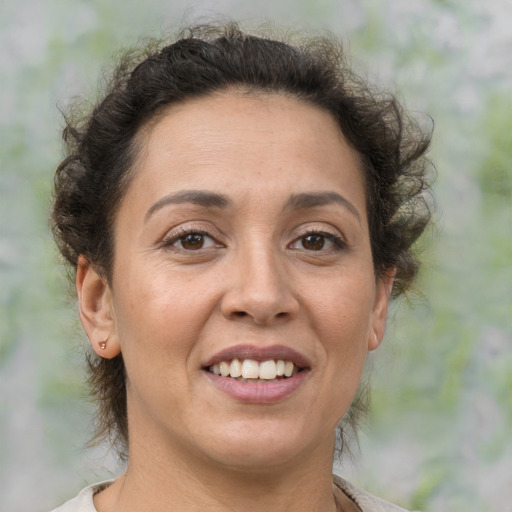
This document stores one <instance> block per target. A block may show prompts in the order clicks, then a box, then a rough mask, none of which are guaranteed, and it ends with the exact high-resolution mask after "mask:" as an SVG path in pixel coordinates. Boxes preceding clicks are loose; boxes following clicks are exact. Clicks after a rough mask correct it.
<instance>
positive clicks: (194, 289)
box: [102, 92, 391, 467]
mask: <svg viewBox="0 0 512 512" xmlns="http://www.w3.org/2000/svg"><path fill="white" fill-rule="evenodd" d="M139 142H140V143H141V147H142V150H141V152H140V154H139V156H138V159H137V162H136V166H135V167H136V169H135V177H134V180H133V182H132V183H131V185H130V186H129V189H128V191H127V193H126V195H125V197H124V198H123V201H122V202H121V205H120V208H119V211H118V214H117V218H116V222H115V260H114V266H113V277H112V287H111V289H110V288H108V289H107V290H106V295H105V296H104V297H103V302H102V304H103V306H102V307H103V308H109V314H108V315H107V316H109V317H110V318H111V331H110V332H109V334H110V337H109V350H110V351H111V352H110V353H109V355H113V352H112V351H116V350H117V347H119V350H121V351H122V354H123V357H124V361H125V365H126V372H127V377H126V379H127V393H128V414H129V429H130V443H131V446H132V447H134V446H136V444H137V443H140V442H141V438H144V439H150V440H151V444H152V445H153V446H159V447H160V448H159V449H161V450H162V451H163V452H165V448H163V449H162V447H169V448H170V449H171V450H172V453H182V454H186V456H200V457H206V458H207V459H209V460H211V461H215V462H217V463H220V464H226V465H229V466H251V467H256V466H258V465H262V466H265V467H269V466H271V465H282V464H284V463H289V462H292V461H294V460H296V459H297V457H301V456H305V455H306V454H307V455H308V456H312V455H314V454H315V453H320V452H322V453H329V455H330V454H331V453H332V443H333V432H334V429H335V426H336V424H337V423H338V422H339V420H340V419H341V417H342V416H343V415H344V414H345V412H346V411H347V410H348V408H349V406H350V403H351V401H352V399H353V396H354V394H355V392H356V389H357V387H358V384H359V380H360V376H361V372H362V369H363V365H364V361H365V357H366V355H367V351H368V350H369V349H370V350H371V349H374V348H376V346H377V345H378V343H379V342H380V340H381V338H382V335H383V329H384V323H385V316H386V307H387V301H388V295H389V290H390V285H391V279H388V280H386V281H382V280H376V278H375V275H374V271H373V265H372V256H371V251H370V240H369V234H368V221H367V216H366V204H365V189H364V185H363V176H362V173H361V169H360V164H359V160H358V157H357V154H356V153H355V152H354V150H353V149H351V148H350V147H349V145H348V144H347V142H346V141H345V139H344V138H343V136H342V135H341V133H340V130H339V129H338V127H337V125H336V123H335V122H334V121H333V119H332V118H331V117H330V116H329V114H327V113H326V112H325V111H323V110H321V109H319V108H317V107H314V106H311V105H308V104H306V103H304V102H301V101H299V100H297V99H292V98H286V97H283V96H279V95H265V94H262V95H258V96H255V95H250V94H242V93H235V92H226V93H222V94H217V95H214V96H211V97H207V98H200V99H195V100H190V101H187V102H185V103H183V104H181V105H177V106H173V107H171V108H169V110H168V111H167V112H166V113H165V115H163V116H162V117H161V118H159V120H158V121H157V122H156V123H154V124H153V125H152V126H148V127H147V128H146V129H145V130H144V131H143V133H141V134H140V139H139ZM219 371H221V372H222V374H221V375H217V373H218V372H219ZM283 371H284V372H286V373H285V375H282V373H283ZM227 372H229V374H228V373H227ZM240 372H243V374H242V376H240ZM290 373H291V376H287V375H289V374H290ZM279 374H281V375H279ZM244 377H245V378H244ZM144 442H145V441H144Z"/></svg>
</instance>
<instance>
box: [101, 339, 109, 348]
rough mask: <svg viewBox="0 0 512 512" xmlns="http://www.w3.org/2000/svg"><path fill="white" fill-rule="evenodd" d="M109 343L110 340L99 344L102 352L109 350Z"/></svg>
mask: <svg viewBox="0 0 512 512" xmlns="http://www.w3.org/2000/svg"><path fill="white" fill-rule="evenodd" d="M107 341H108V338H107V339H106V340H105V341H100V343H99V345H100V350H105V349H106V348H107Z"/></svg>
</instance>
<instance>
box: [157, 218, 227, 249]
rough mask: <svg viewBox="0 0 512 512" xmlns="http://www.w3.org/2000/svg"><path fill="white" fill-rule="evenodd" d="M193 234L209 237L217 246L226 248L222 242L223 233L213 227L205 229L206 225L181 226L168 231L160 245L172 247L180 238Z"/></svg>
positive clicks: (189, 224)
mask: <svg viewBox="0 0 512 512" xmlns="http://www.w3.org/2000/svg"><path fill="white" fill-rule="evenodd" d="M192 233H197V234H198V235H202V236H206V237H209V238H211V239H212V240H213V241H214V242H215V243H216V244H217V245H219V246H224V243H223V242H222V239H223V238H224V236H223V235H222V233H221V232H220V231H219V230H218V229H216V228H215V227H214V226H212V225H209V226H207V227H205V224H204V223H185V224H180V225H178V226H176V227H174V228H172V229H170V230H169V231H167V233H166V234H165V235H164V236H163V237H162V240H161V242H160V245H162V246H170V245H171V244H172V243H174V242H176V241H177V240H179V239H180V238H182V237H184V236H186V235H189V234H192Z"/></svg>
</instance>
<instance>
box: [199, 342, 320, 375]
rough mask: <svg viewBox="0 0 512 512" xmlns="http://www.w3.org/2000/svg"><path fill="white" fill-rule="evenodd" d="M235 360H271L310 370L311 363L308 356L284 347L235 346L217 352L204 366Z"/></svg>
mask: <svg viewBox="0 0 512 512" xmlns="http://www.w3.org/2000/svg"><path fill="white" fill-rule="evenodd" d="M233 359H239V360H244V359H253V360H255V361H259V362H262V361H269V360H270V359H274V360H278V359H282V360H283V361H291V362H292V363H293V364H294V365H295V366H297V367H298V368H301V369H302V368H310V367H311V363H310V361H309V360H308V358H307V357H306V356H304V355H303V354H301V353H299V352H297V351H296V350H294V349H292V348H290V347H286V346H284V345H272V346H269V347H258V346H256V345H250V344H246V345H235V346H233V347H228V348H226V349H224V350H221V351H220V352H217V353H216V354H215V355H213V356H212V357H211V358H210V359H208V360H207V361H206V362H205V364H204V365H203V366H204V367H205V368H209V367H210V366H213V365H214V364H219V363H221V362H222V361H232V360H233Z"/></svg>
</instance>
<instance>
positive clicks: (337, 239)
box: [288, 225, 348, 252]
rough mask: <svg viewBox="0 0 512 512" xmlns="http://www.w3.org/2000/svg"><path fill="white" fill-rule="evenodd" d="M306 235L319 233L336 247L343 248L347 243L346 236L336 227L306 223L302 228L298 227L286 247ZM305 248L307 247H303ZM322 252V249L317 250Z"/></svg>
mask: <svg viewBox="0 0 512 512" xmlns="http://www.w3.org/2000/svg"><path fill="white" fill-rule="evenodd" d="M308 235H320V236H323V237H325V238H326V239H327V240H329V241H330V242H332V243H333V244H334V245H335V248H336V249H344V248H347V246H348V243H347V241H346V238H345V237H344V236H343V234H342V233H341V232H340V231H339V230H338V229H336V228H334V227H332V228H331V229H329V228H328V227H326V226H325V225H322V226H314V225H308V226H305V227H303V228H302V229H299V230H298V231H297V232H296V233H295V234H294V238H293V240H292V241H291V242H290V243H289V244H288V247H290V248H291V246H292V245H294V244H295V243H297V242H298V241H300V240H301V239H302V238H304V237H305V236H308ZM329 249H332V248H328V249H323V251H328V250H329ZM303 250H307V249H303ZM318 252H322V251H318Z"/></svg>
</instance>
